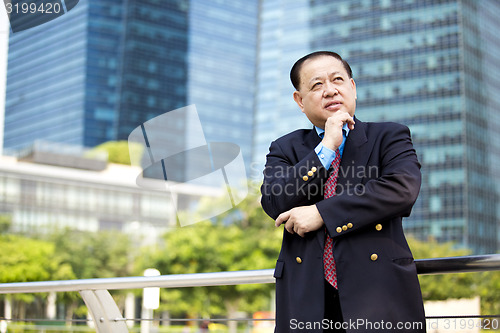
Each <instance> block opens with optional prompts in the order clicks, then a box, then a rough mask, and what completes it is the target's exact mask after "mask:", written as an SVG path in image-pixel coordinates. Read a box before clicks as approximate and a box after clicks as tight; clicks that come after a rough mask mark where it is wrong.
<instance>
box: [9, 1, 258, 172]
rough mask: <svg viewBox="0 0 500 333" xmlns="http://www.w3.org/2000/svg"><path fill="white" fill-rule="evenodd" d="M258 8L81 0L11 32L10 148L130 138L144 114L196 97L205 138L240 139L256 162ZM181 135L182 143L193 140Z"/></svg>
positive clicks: (153, 114)
mask: <svg viewBox="0 0 500 333" xmlns="http://www.w3.org/2000/svg"><path fill="white" fill-rule="evenodd" d="M257 10H258V3H257V2H247V1H244V0H236V1H229V0H223V1H217V2H214V3H210V4H208V3H207V2H204V1H201V0H168V1H162V0H141V1H138V0H128V1H124V0H109V1H97V0H82V1H80V2H79V3H78V5H77V6H76V7H75V8H73V9H72V10H71V11H70V12H68V13H67V14H65V15H63V16H61V17H59V18H57V19H54V20H52V21H50V22H48V23H45V24H43V25H40V26H38V27H35V28H31V29H28V30H25V31H21V32H18V33H13V34H12V35H11V38H10V45H9V60H8V61H9V62H8V73H7V93H6V95H7V96H6V112H5V133H4V147H5V150H6V152H9V151H10V152H12V151H14V150H16V149H20V148H23V147H25V146H27V145H30V144H32V143H33V141H34V140H36V139H43V140H47V141H54V142H61V143H69V144H77V145H82V146H86V147H93V146H95V145H98V144H100V143H102V142H106V141H110V140H126V139H127V138H128V135H129V134H130V133H131V132H132V130H134V129H135V128H136V127H138V126H140V125H141V124H142V123H144V122H145V121H147V120H150V119H152V118H154V117H156V116H158V115H161V114H163V113H165V112H168V111H171V110H174V109H178V108H181V107H184V106H186V105H188V104H196V106H197V110H198V111H199V115H200V119H201V121H202V125H203V127H204V129H205V135H206V139H207V141H230V142H232V143H235V144H237V145H239V146H240V147H241V149H242V151H243V157H244V159H245V160H246V161H247V163H249V162H250V159H251V143H252V140H251V134H252V121H253V115H252V110H253V103H254V101H253V82H254V78H255V69H254V68H255V55H256V54H255V49H256V42H257V33H256V31H257V18H258V17H257ZM188 121H189V119H184V122H185V123H184V124H179V128H181V129H182V128H185V126H186V122H188ZM177 134H178V133H176V135H172V138H171V140H172V141H175V142H178V144H179V145H182V144H184V143H185V140H188V139H189V138H186V137H185V136H179V135H177ZM186 135H187V134H186ZM177 178H178V177H177Z"/></svg>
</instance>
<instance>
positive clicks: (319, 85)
mask: <svg viewBox="0 0 500 333" xmlns="http://www.w3.org/2000/svg"><path fill="white" fill-rule="evenodd" d="M319 87H321V82H316V83H315V84H314V85H313V86H312V88H313V89H317V88H319Z"/></svg>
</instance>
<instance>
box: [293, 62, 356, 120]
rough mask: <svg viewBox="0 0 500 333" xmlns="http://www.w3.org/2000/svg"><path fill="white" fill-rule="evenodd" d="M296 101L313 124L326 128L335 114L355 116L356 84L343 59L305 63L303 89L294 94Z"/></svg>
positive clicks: (302, 75)
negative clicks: (327, 121)
mask: <svg viewBox="0 0 500 333" xmlns="http://www.w3.org/2000/svg"><path fill="white" fill-rule="evenodd" d="M293 99H294V100H295V102H297V104H298V105H299V107H300V109H301V110H302V112H304V113H305V114H306V116H307V118H308V119H309V120H310V121H311V123H313V124H314V125H315V126H318V127H320V128H323V129H324V128H325V122H326V120H327V119H328V118H329V117H331V116H332V115H333V114H334V113H335V112H338V111H345V112H347V113H349V114H350V115H351V116H354V110H355V109H356V84H355V83H354V80H353V79H351V78H349V76H348V75H347V71H346V70H345V68H344V65H342V62H341V61H340V60H338V59H336V58H334V57H330V56H319V57H316V58H313V59H308V60H306V61H305V62H304V63H303V64H302V67H301V69H300V89H299V90H298V91H295V92H294V93H293Z"/></svg>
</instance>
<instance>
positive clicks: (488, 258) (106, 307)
mask: <svg viewBox="0 0 500 333" xmlns="http://www.w3.org/2000/svg"><path fill="white" fill-rule="evenodd" d="M415 263H416V266H417V272H418V274H422V275H424V274H425V275H427V274H447V273H463V272H482V271H494V270H500V254H489V255H478V256H462V257H450V258H432V259H420V260H415ZM273 273H274V270H273V269H263V270H249V271H234V272H214V273H196V274H175V275H160V276H149V277H147V276H137V277H121V278H103V279H85V280H64V281H42V282H19V283H2V284H0V294H14V293H40V292H70V291H77V292H79V293H80V295H81V296H82V298H83V300H84V302H85V304H86V305H87V307H88V309H89V312H90V314H91V316H92V319H93V321H94V323H95V325H96V329H97V332H99V333H111V332H114V333H122V332H123V333H125V332H127V333H128V328H127V326H126V324H125V321H126V319H125V318H123V317H122V315H121V312H120V310H119V309H118V306H117V305H116V303H115V301H114V300H113V298H112V297H111V295H110V293H109V291H108V290H119V289H142V288H149V287H159V288H183V287H206V286H223V285H240V284H255V283H274V282H275V279H274V277H273Z"/></svg>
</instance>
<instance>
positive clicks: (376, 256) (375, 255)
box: [370, 253, 378, 261]
mask: <svg viewBox="0 0 500 333" xmlns="http://www.w3.org/2000/svg"><path fill="white" fill-rule="evenodd" d="M370 259H371V260H372V261H376V260H377V259H378V255H377V254H376V253H374V254H372V255H371V256H370Z"/></svg>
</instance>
